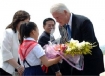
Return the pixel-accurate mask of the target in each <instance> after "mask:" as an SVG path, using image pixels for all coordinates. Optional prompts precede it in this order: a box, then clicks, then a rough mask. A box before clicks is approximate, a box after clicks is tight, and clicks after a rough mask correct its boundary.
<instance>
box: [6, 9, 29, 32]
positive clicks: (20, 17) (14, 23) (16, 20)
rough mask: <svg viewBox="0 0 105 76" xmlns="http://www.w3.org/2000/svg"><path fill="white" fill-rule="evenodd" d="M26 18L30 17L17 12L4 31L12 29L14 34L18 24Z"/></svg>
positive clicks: (25, 13) (27, 14)
mask: <svg viewBox="0 0 105 76" xmlns="http://www.w3.org/2000/svg"><path fill="white" fill-rule="evenodd" d="M28 18H29V19H30V15H29V13H28V12H26V11H23V10H19V11H17V12H16V13H15V14H14V16H13V19H12V22H11V23H10V24H9V25H8V26H7V27H6V29H8V28H12V30H13V31H14V32H15V33H16V28H17V25H18V23H19V22H20V21H24V20H25V19H28Z"/></svg>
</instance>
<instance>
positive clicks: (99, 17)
mask: <svg viewBox="0 0 105 76" xmlns="http://www.w3.org/2000/svg"><path fill="white" fill-rule="evenodd" d="M55 3H64V4H65V5H66V6H67V7H68V8H69V10H70V11H71V12H72V13H74V14H80V15H84V16H86V17H88V18H89V19H90V20H91V21H92V23H93V25H94V31H95V34H96V37H97V39H98V41H99V44H100V47H101V49H102V51H103V53H105V40H104V39H105V34H104V32H105V4H104V3H105V2H104V0H0V40H1V38H2V35H3V31H4V30H5V27H6V26H7V25H8V24H10V23H11V21H12V17H13V15H14V13H15V12H16V11H18V10H25V11H27V12H29V13H30V15H31V21H34V22H35V23H36V24H37V25H38V28H39V30H40V31H39V33H40V34H41V33H42V32H43V26H42V25H43V20H44V19H45V18H47V17H52V16H51V14H50V7H51V6H52V5H53V4H55ZM54 36H55V38H57V37H58V36H59V31H58V23H56V30H55V33H54Z"/></svg>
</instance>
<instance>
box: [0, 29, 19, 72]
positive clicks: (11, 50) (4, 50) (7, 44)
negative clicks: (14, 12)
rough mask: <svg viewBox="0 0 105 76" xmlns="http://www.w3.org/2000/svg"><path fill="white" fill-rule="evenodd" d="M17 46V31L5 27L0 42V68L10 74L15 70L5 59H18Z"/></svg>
mask: <svg viewBox="0 0 105 76" xmlns="http://www.w3.org/2000/svg"><path fill="white" fill-rule="evenodd" d="M18 47H19V41H18V33H15V32H14V31H13V30H12V29H11V28H9V29H6V30H5V32H4V34H3V39H2V42H1V50H0V54H1V55H0V56H1V60H0V68H2V69H3V70H5V71H6V72H8V73H10V74H13V73H14V72H15V68H14V67H13V66H12V65H10V64H9V63H8V62H7V60H9V59H12V58H14V59H15V60H16V61H18Z"/></svg>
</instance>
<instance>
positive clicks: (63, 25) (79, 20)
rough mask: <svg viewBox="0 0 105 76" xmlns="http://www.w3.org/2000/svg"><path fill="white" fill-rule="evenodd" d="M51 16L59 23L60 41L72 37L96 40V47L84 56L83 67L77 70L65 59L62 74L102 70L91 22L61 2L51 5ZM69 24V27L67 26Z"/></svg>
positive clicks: (99, 51)
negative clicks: (72, 11) (81, 69)
mask: <svg viewBox="0 0 105 76" xmlns="http://www.w3.org/2000/svg"><path fill="white" fill-rule="evenodd" d="M50 12H51V14H52V16H53V17H54V18H55V19H56V21H57V22H58V23H59V31H60V34H61V43H65V42H66V41H68V40H70V39H71V38H73V39H74V40H79V42H82V41H88V42H90V43H94V42H96V45H97V46H96V47H94V48H93V49H92V50H91V51H92V55H83V56H84V69H83V71H78V70H76V69H74V68H71V66H70V65H68V64H67V63H66V62H65V61H63V63H62V65H61V66H62V67H61V72H62V74H64V75H71V74H72V75H88V76H89V75H95V76H96V75H99V74H100V73H101V72H103V71H104V64H103V54H102V51H101V49H100V47H99V43H98V41H97V38H96V36H95V32H94V28H93V24H92V22H91V21H90V20H89V19H88V18H87V17H85V16H82V15H76V14H73V13H71V12H70V11H69V9H68V8H67V7H66V6H65V5H64V4H62V3H58V4H55V5H53V6H52V7H51V9H50ZM68 26H69V27H68Z"/></svg>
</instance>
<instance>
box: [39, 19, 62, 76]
mask: <svg viewBox="0 0 105 76" xmlns="http://www.w3.org/2000/svg"><path fill="white" fill-rule="evenodd" d="M43 28H44V32H43V33H42V34H41V36H40V37H39V40H38V43H39V44H40V45H41V46H42V47H43V46H44V45H46V44H48V41H50V40H51V41H54V40H55V39H54V37H52V38H51V37H50V33H51V30H52V29H55V21H54V19H52V18H46V19H44V21H43ZM50 38H51V39H50ZM55 74H56V76H61V73H60V68H59V65H58V64H55V65H53V66H50V67H48V72H47V73H46V75H55Z"/></svg>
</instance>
